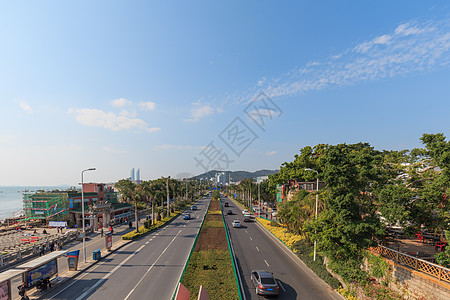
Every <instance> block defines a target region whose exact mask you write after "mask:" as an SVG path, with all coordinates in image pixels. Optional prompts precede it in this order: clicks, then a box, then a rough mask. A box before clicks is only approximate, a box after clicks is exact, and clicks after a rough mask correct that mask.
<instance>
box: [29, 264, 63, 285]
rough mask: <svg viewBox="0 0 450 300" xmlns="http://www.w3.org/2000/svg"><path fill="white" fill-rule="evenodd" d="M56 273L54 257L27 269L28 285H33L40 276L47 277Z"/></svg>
mask: <svg viewBox="0 0 450 300" xmlns="http://www.w3.org/2000/svg"><path fill="white" fill-rule="evenodd" d="M56 273H57V267H56V259H54V260H52V261H49V262H48V263H46V264H44V265H41V266H39V267H37V268H35V269H32V270H29V271H28V272H27V273H26V274H27V283H28V287H32V286H34V285H35V284H36V283H37V282H38V281H39V280H40V279H41V278H44V279H45V278H49V277H51V276H53V275H55V274H56Z"/></svg>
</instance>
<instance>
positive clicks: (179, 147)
mask: <svg viewBox="0 0 450 300" xmlns="http://www.w3.org/2000/svg"><path fill="white" fill-rule="evenodd" d="M156 148H157V149H161V150H169V149H175V150H202V149H203V148H205V146H188V145H186V146H182V145H170V144H164V145H159V146H156Z"/></svg>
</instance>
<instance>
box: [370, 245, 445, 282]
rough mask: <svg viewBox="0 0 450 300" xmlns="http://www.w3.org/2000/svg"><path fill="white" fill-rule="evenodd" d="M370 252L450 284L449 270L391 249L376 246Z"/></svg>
mask: <svg viewBox="0 0 450 300" xmlns="http://www.w3.org/2000/svg"><path fill="white" fill-rule="evenodd" d="M369 250H370V251H372V252H374V253H378V254H380V255H381V256H383V257H386V258H388V259H390V260H393V261H395V262H396V263H398V264H400V265H404V266H407V267H410V268H412V269H414V270H416V271H419V272H423V273H425V274H428V275H430V276H433V277H436V278H438V279H439V280H442V281H445V282H448V283H450V269H448V268H444V267H442V266H439V265H437V264H433V263H431V262H429V261H426V260H423V259H419V258H415V257H413V256H410V255H408V254H405V253H402V252H399V251H395V250H393V249H390V248H387V247H384V246H381V245H378V246H377V247H371V248H369Z"/></svg>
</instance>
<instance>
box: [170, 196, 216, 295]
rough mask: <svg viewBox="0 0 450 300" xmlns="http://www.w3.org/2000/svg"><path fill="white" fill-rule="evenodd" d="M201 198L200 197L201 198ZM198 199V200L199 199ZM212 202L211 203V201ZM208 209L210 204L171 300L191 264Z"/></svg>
mask: <svg viewBox="0 0 450 300" xmlns="http://www.w3.org/2000/svg"><path fill="white" fill-rule="evenodd" d="M199 200H200V199H199ZM197 201H198V200H197ZM197 201H196V202H197ZM196 202H194V203H196ZM210 204H211V203H210ZM208 209H209V206H208V207H207V208H206V213H205V215H204V216H203V220H202V223H201V224H200V227H199V229H198V232H197V236H196V237H195V240H194V243H193V244H192V248H191V251H190V252H189V256H188V259H187V260H186V263H185V264H184V268H183V272H181V276H180V279H179V280H178V283H177V286H176V288H175V291H174V292H173V294H172V298H171V300H173V299H175V296H176V294H177V291H178V286H179V285H180V283H181V281H182V280H183V276H184V273H186V269H187V266H188V265H189V262H190V260H191V256H192V252H194V249H195V246H196V245H197V240H198V236H199V234H200V230H202V227H203V223H204V222H205V218H206V215H207V214H208ZM186 210H187V209H186ZM186 210H185V211H186Z"/></svg>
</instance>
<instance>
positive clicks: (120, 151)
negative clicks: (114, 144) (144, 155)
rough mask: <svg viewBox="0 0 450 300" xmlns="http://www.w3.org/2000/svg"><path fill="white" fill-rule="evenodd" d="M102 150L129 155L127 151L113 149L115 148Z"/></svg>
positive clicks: (103, 148)
mask: <svg viewBox="0 0 450 300" xmlns="http://www.w3.org/2000/svg"><path fill="white" fill-rule="evenodd" d="M102 150H103V151H106V152H111V153H116V154H123V153H127V151H125V150H117V149H113V148H109V147H102Z"/></svg>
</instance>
